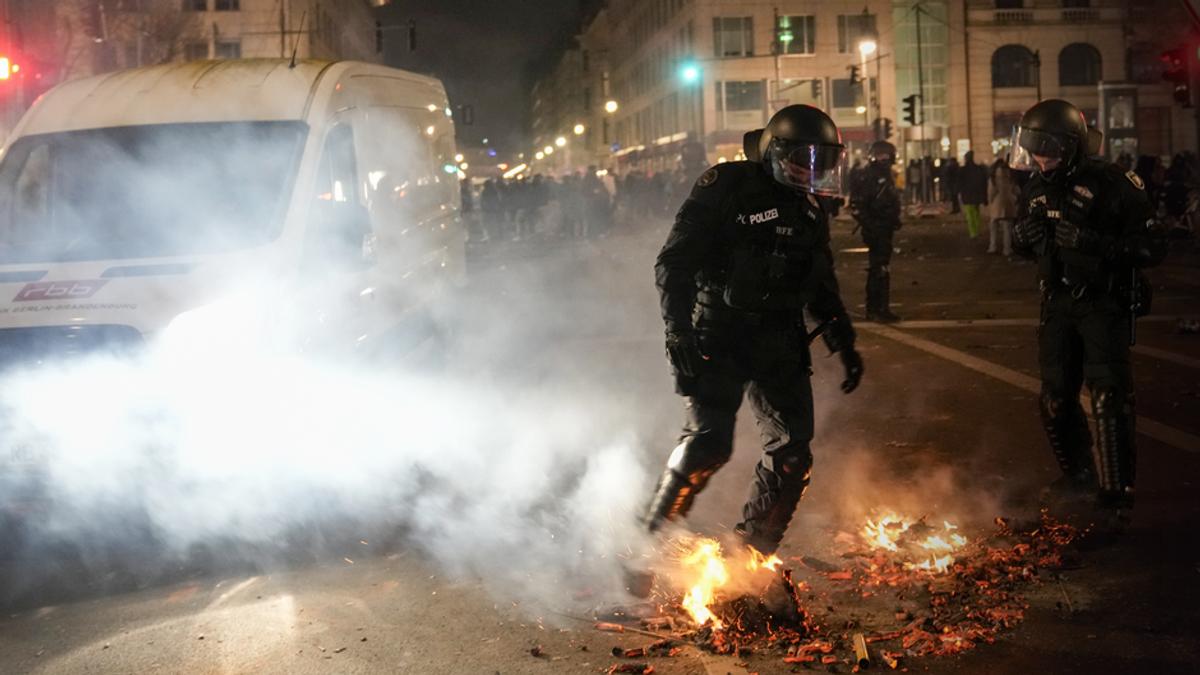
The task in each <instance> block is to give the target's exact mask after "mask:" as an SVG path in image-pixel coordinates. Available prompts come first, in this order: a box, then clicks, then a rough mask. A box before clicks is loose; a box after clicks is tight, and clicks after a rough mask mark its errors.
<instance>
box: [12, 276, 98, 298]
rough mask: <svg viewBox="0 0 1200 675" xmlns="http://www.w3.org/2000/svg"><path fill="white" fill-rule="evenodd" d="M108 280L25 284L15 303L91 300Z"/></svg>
mask: <svg viewBox="0 0 1200 675" xmlns="http://www.w3.org/2000/svg"><path fill="white" fill-rule="evenodd" d="M107 283H108V280H107V279H92V280H89V281H39V282H36V283H32V284H25V288H22V289H21V291H20V292H19V293H17V296H16V297H15V298H13V302H31V301H38V300H80V299H82V298H90V297H92V296H93V295H95V294H96V291H98V290H100V289H101V287H103V286H104V284H107Z"/></svg>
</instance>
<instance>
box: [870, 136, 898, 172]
mask: <svg viewBox="0 0 1200 675" xmlns="http://www.w3.org/2000/svg"><path fill="white" fill-rule="evenodd" d="M867 156H868V157H870V158H871V161H872V162H878V163H880V164H885V165H887V166H891V165H893V164H895V163H896V146H894V145H892V144H891V143H888V142H887V141H875V142H874V143H872V144H871V149H870V150H868V151H867Z"/></svg>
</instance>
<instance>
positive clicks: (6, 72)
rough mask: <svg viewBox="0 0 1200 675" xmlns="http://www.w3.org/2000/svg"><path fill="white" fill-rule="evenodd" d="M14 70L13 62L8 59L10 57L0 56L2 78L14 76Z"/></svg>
mask: <svg viewBox="0 0 1200 675" xmlns="http://www.w3.org/2000/svg"><path fill="white" fill-rule="evenodd" d="M13 70H14V68H13V66H12V62H10V61H9V60H8V57H7V56H0V80H7V79H8V78H10V77H12V74H13Z"/></svg>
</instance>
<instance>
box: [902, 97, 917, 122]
mask: <svg viewBox="0 0 1200 675" xmlns="http://www.w3.org/2000/svg"><path fill="white" fill-rule="evenodd" d="M918 98H921V95H920V94H909V95H908V96H905V97H904V121H905V122H908V123H909V124H911V125H913V126H916V125H917V99H918Z"/></svg>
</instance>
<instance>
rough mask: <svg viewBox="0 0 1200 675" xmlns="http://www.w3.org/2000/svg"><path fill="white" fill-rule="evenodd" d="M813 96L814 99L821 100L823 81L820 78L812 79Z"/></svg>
mask: <svg viewBox="0 0 1200 675" xmlns="http://www.w3.org/2000/svg"><path fill="white" fill-rule="evenodd" d="M812 97H813V98H814V99H817V100H818V101H819V100H821V81H820V80H813V81H812Z"/></svg>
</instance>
